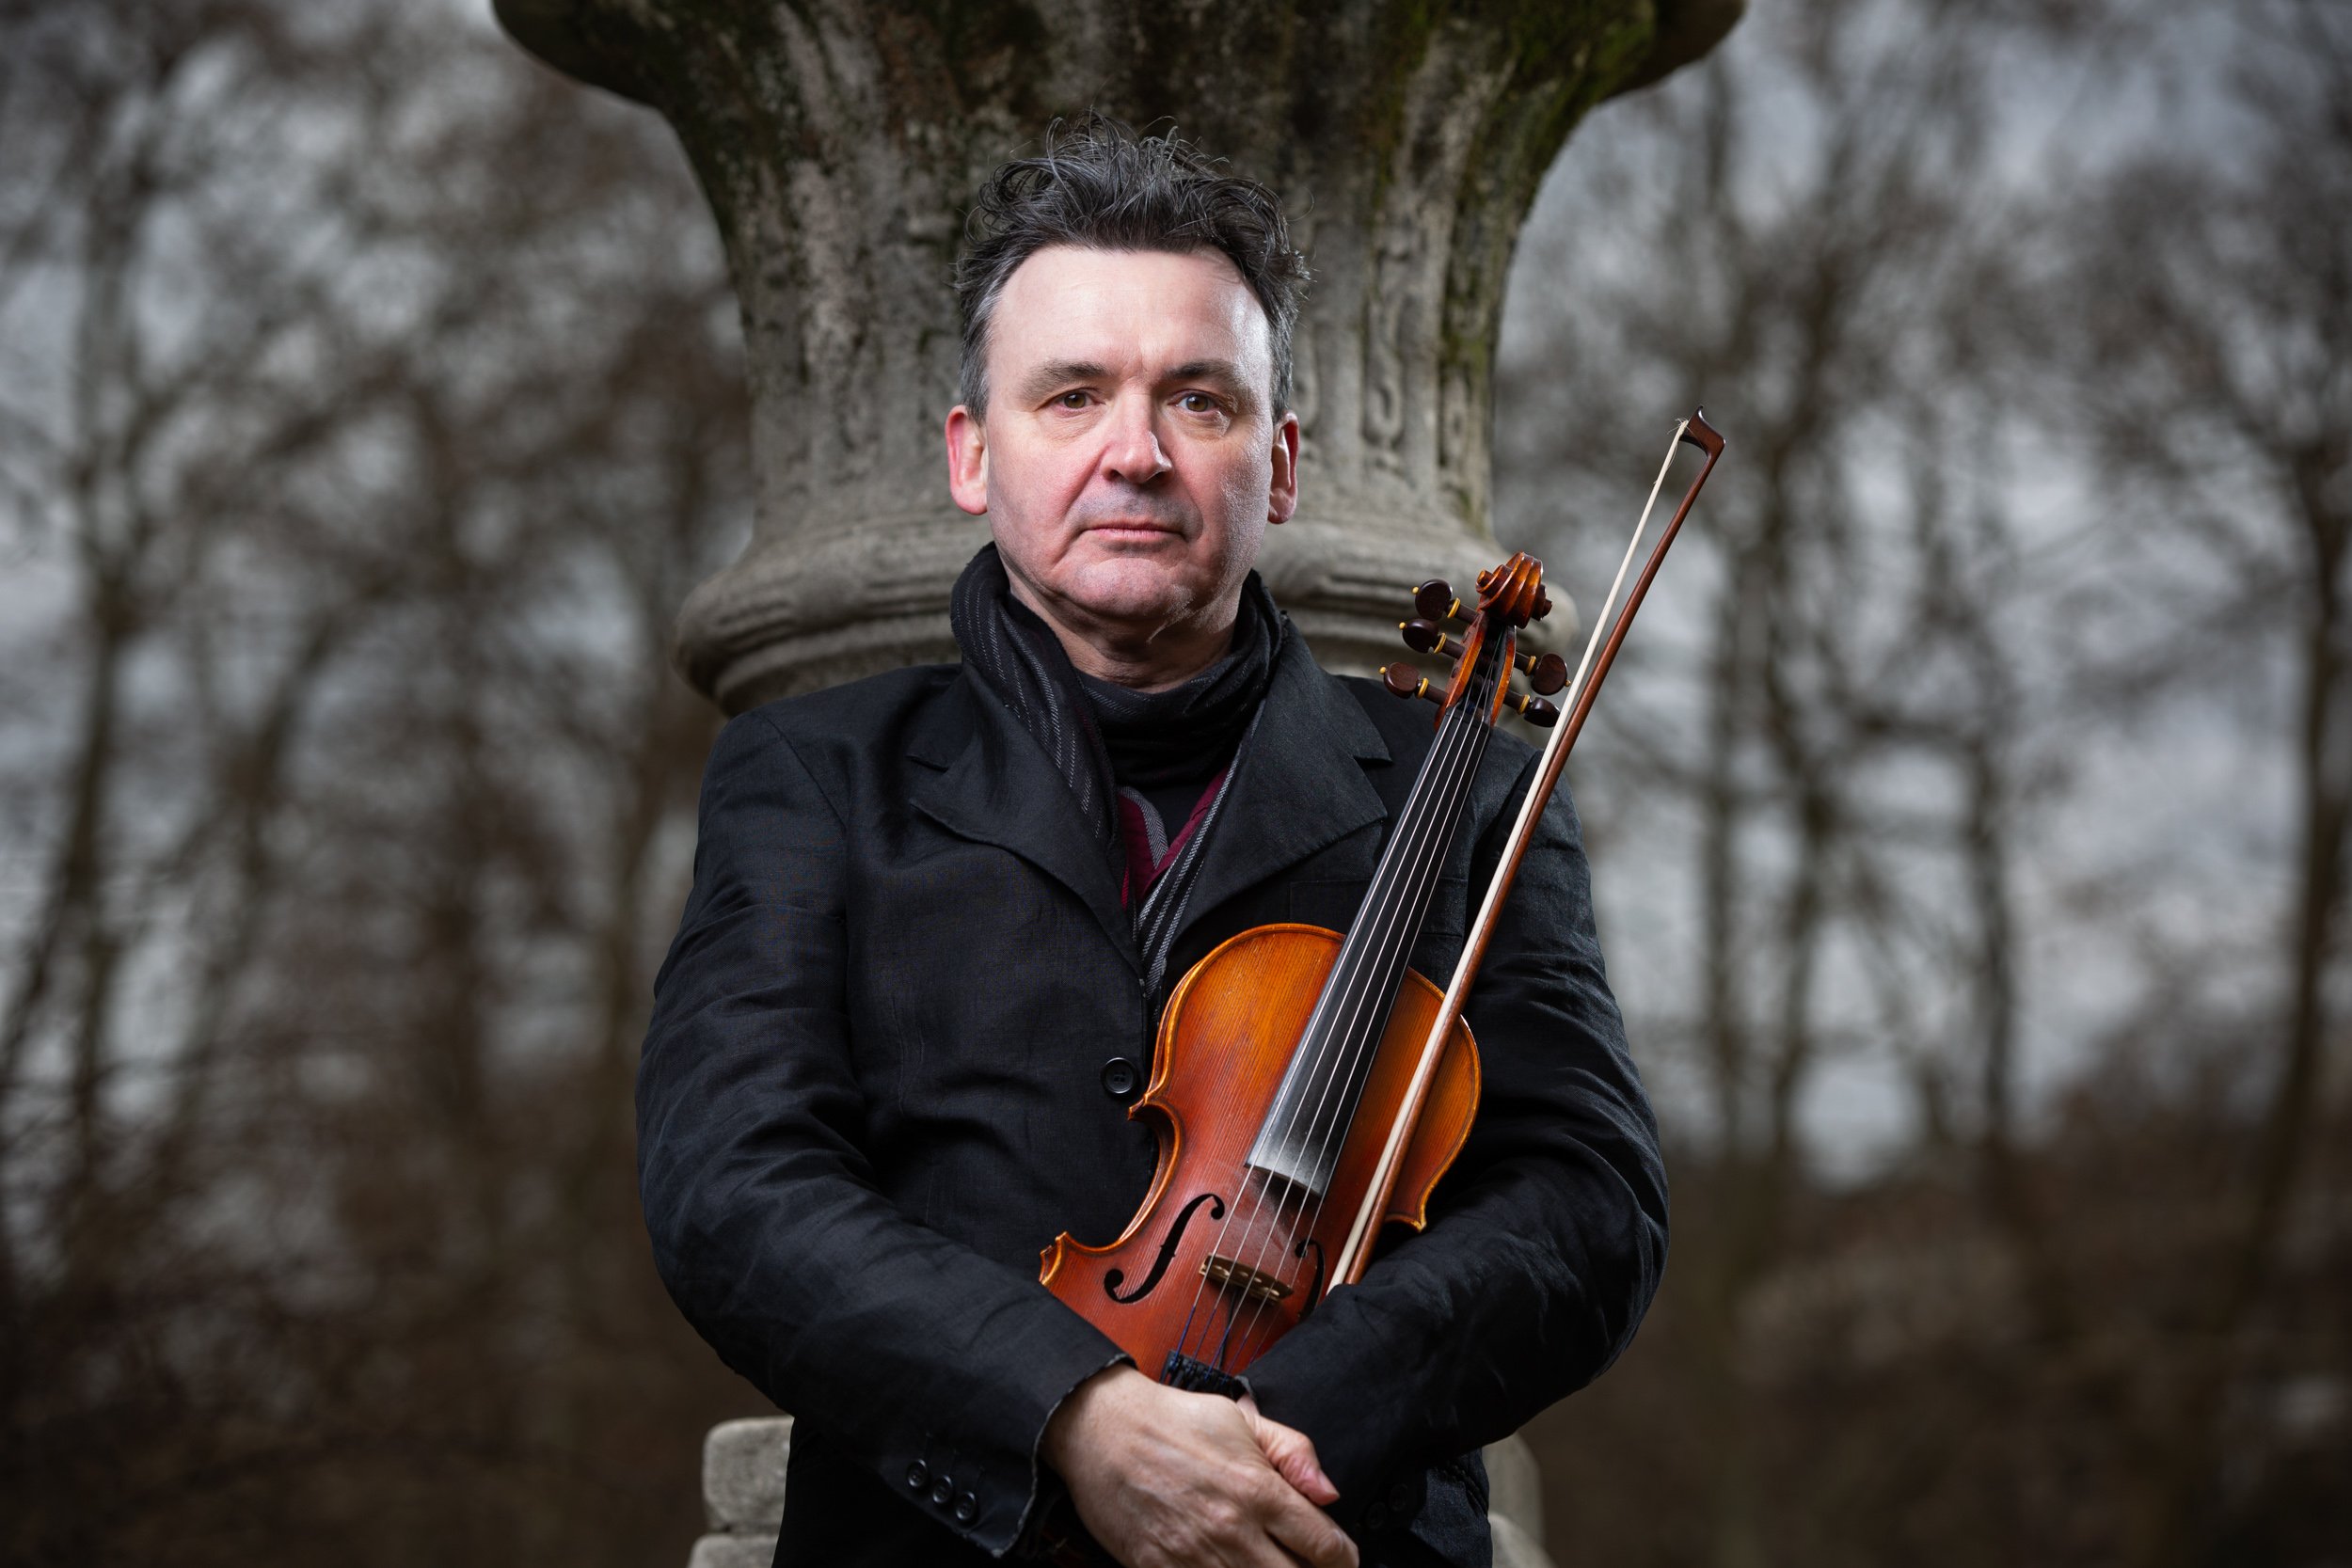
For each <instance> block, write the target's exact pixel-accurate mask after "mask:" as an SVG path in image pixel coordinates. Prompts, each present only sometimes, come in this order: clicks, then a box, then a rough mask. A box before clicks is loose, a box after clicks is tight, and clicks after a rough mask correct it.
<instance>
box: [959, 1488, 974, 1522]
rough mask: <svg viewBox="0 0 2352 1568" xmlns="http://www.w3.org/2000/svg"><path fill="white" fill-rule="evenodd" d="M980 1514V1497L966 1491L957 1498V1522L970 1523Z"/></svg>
mask: <svg viewBox="0 0 2352 1568" xmlns="http://www.w3.org/2000/svg"><path fill="white" fill-rule="evenodd" d="M979 1516H980V1499H979V1498H977V1497H974V1496H973V1495H972V1494H971V1493H969V1492H966V1493H964V1494H962V1495H961V1496H960V1497H957V1498H956V1523H957V1524H959V1525H968V1524H970V1523H971V1522H972V1521H973V1520H975V1519H977V1518H978V1517H979Z"/></svg>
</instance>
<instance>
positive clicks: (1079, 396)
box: [1054, 392, 1087, 408]
mask: <svg viewBox="0 0 2352 1568" xmlns="http://www.w3.org/2000/svg"><path fill="white" fill-rule="evenodd" d="M1054 405H1055V406H1056V407H1057V408H1084V407H1085V406H1086V405H1087V395H1086V394H1085V393H1084V392H1064V393H1063V394H1062V395H1061V396H1059V397H1057V398H1056V399H1055V400H1054Z"/></svg>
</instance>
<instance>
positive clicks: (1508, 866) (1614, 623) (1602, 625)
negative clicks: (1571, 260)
mask: <svg viewBox="0 0 2352 1568" xmlns="http://www.w3.org/2000/svg"><path fill="white" fill-rule="evenodd" d="M1685 446H1692V447H1696V448H1697V449H1698V450H1699V451H1702V452H1704V453H1705V454H1706V461H1705V462H1704V463H1702V464H1701V465H1700V466H1699V471H1698V472H1697V473H1696V474H1695V475H1693V476H1692V480H1691V485H1690V488H1689V489H1687V490H1685V491H1683V493H1682V500H1681V503H1680V504H1679V505H1677V507H1676V508H1675V513H1674V518H1673V520H1672V521H1670V522H1669V523H1667V525H1666V531H1664V532H1663V533H1661V534H1660V535H1659V536H1658V543H1657V544H1656V545H1655V546H1652V547H1651V549H1650V553H1649V559H1648V561H1646V562H1644V564H1643V566H1642V575H1641V576H1640V577H1639V578H1636V579H1635V580H1634V584H1633V592H1632V593H1631V594H1629V595H1628V596H1627V598H1626V601H1625V605H1624V607H1623V608H1622V609H1619V610H1616V611H1615V614H1614V616H1612V614H1611V609H1612V607H1613V606H1614V605H1615V604H1616V600H1617V594H1618V592H1619V590H1621V589H1622V588H1624V586H1625V578H1626V572H1627V571H1628V569H1629V568H1630V567H1631V566H1632V564H1633V552H1634V551H1636V550H1637V549H1639V548H1641V545H1642V535H1643V534H1644V533H1645V531H1647V530H1648V528H1649V519H1650V514H1651V513H1652V512H1653V511H1655V510H1656V509H1657V506H1658V497H1659V494H1660V492H1661V491H1662V490H1663V489H1664V488H1665V484H1666V474H1667V471H1668V470H1669V469H1671V468H1672V467H1674V460H1675V454H1676V453H1677V451H1681V450H1682V448H1683V447H1685ZM1723 454H1724V438H1723V436H1721V435H1720V434H1719V433H1718V432H1717V431H1716V430H1715V427H1714V426H1712V425H1710V424H1708V422H1707V410H1706V409H1704V408H1700V409H1694V410H1693V411H1692V414H1691V417H1690V418H1689V419H1687V420H1682V421H1681V422H1680V423H1679V424H1677V425H1676V426H1675V433H1674V439H1673V440H1672V441H1669V442H1668V443H1667V445H1666V459H1665V461H1664V462H1662V463H1661V464H1660V465H1659V466H1658V478H1657V479H1656V480H1655V481H1653V482H1652V483H1651V484H1650V488H1649V499H1648V500H1647V501H1646V502H1645V503H1644V504H1643V507H1642V516H1641V520H1640V521H1639V522H1637V523H1635V524H1634V525H1633V537H1632V539H1631V540H1630V541H1629V542H1628V543H1627V545H1626V547H1625V557H1624V559H1623V560H1621V561H1620V562H1618V563H1617V576H1616V578H1615V580H1614V581H1613V582H1611V583H1610V585H1609V594H1608V597H1607V598H1605V599H1603V600H1602V601H1601V607H1600V613H1599V614H1598V615H1597V616H1595V617H1594V618H1593V633H1592V636H1591V637H1590V638H1588V639H1587V640H1586V641H1585V643H1584V657H1582V658H1581V659H1580V660H1579V661H1578V662H1577V667H1576V675H1575V678H1574V679H1573V680H1571V681H1570V682H1569V683H1568V688H1567V690H1566V692H1565V694H1564V695H1563V697H1562V698H1561V702H1560V709H1561V711H1562V712H1563V713H1564V714H1565V715H1566V717H1565V719H1564V720H1563V721H1561V722H1559V723H1557V724H1555V725H1554V726H1553V727H1552V731H1551V735H1550V737H1549V739H1548V740H1546V741H1545V743H1544V750H1543V753H1542V757H1541V759H1540V760H1541V767H1539V768H1537V770H1536V774H1535V779H1534V783H1533V784H1530V785H1529V786H1528V790H1527V799H1526V800H1523V801H1522V802H1521V803H1520V805H1519V814H1518V818H1517V820H1515V821H1514V822H1513V823H1512V824H1511V836H1510V837H1509V838H1508V839H1507V840H1505V841H1504V843H1503V847H1502V863H1501V864H1499V865H1498V866H1497V867H1496V869H1495V875H1494V880H1493V881H1491V882H1489V883H1487V884H1486V898H1485V900H1484V901H1483V902H1481V903H1480V905H1479V906H1478V918H1477V919H1475V920H1473V921H1471V922H1470V933H1469V936H1468V938H1467V939H1466V940H1465V941H1464V942H1463V943H1462V957H1461V959H1460V961H1459V962H1457V963H1456V964H1455V965H1454V979H1453V983H1452V984H1450V985H1448V986H1447V987H1446V991H1445V1000H1444V1001H1443V1002H1442V1003H1440V1004H1439V1005H1438V1016H1437V1019H1436V1020H1435V1022H1433V1023H1432V1024H1431V1026H1430V1030H1429V1038H1428V1039H1427V1041H1426V1042H1424V1043H1423V1044H1422V1049H1421V1059H1420V1060H1419V1061H1418V1062H1417V1063H1415V1064H1414V1068H1413V1077H1412V1082H1411V1083H1410V1084H1409V1085H1407V1086H1406V1091H1405V1100H1404V1102H1403V1104H1402V1105H1400V1106H1399V1107H1398V1110H1397V1114H1396V1119H1395V1121H1394V1122H1393V1123H1391V1126H1390V1128H1389V1137H1388V1142H1387V1143H1386V1144H1384V1145H1383V1146H1382V1148H1381V1150H1380V1161H1379V1164H1376V1165H1375V1166H1374V1167H1373V1180H1372V1184H1371V1186H1370V1187H1369V1188H1368V1189H1367V1190H1366V1192H1365V1195H1364V1201H1363V1203H1362V1205H1361V1206H1360V1207H1359V1208H1358V1210H1357V1211H1356V1220H1355V1224H1354V1225H1353V1226H1352V1227H1349V1230H1348V1233H1347V1244H1346V1245H1345V1246H1343V1247H1342V1248H1341V1249H1340V1256H1339V1259H1338V1261H1337V1262H1336V1263H1335V1264H1334V1265H1333V1267H1332V1270H1331V1284H1330V1286H1329V1287H1328V1288H1327V1291H1326V1293H1328V1292H1329V1291H1330V1290H1336V1289H1338V1288H1339V1287H1340V1286H1342V1285H1353V1284H1355V1283H1356V1281H1357V1280H1359V1279H1360V1278H1362V1277H1363V1273H1364V1268H1365V1266H1366V1265H1367V1264H1368V1263H1369V1262H1370V1261H1371V1258H1372V1243H1373V1240H1374V1237H1375V1233H1376V1232H1377V1231H1378V1229H1379V1217H1380V1215H1381V1213H1382V1212H1384V1211H1385V1210H1386V1209H1387V1208H1388V1204H1389V1196H1390V1194H1391V1191H1392V1190H1393V1189H1394V1187H1395V1186H1396V1177H1397V1171H1398V1169H1399V1168H1400V1167H1401V1166H1402V1165H1403V1164H1404V1159H1405V1148H1406V1144H1407V1143H1409V1142H1410V1141H1411V1138H1412V1132H1413V1126H1414V1123H1415V1122H1417V1121H1418V1120H1419V1119H1420V1117H1421V1107H1422V1101H1423V1100H1424V1099H1425V1098H1426V1097H1427V1095H1428V1092H1429V1085H1430V1081H1431V1080H1432V1079H1433V1078H1435V1077H1436V1076H1437V1071H1438V1060H1439V1059H1440V1058H1441V1057H1442V1056H1443V1055H1444V1054H1445V1041H1446V1037H1447V1036H1448V1035H1449V1034H1451V1033H1453V1030H1454V1022H1455V1020H1457V1019H1459V1018H1460V1017H1461V1016H1462V1006H1463V1004H1464V1003H1465V1002H1466V1001H1467V1000H1468V999H1469V996H1470V982H1471V981H1472V980H1474V979H1475V978H1477V974H1478V964H1479V960H1480V959H1482V958H1485V957H1486V939H1487V938H1488V936H1490V935H1491V934H1492V933H1493V930H1494V922H1495V915H1496V913H1497V911H1500V910H1501V909H1502V900H1503V897H1504V895H1507V894H1508V893H1509V892H1510V891H1511V883H1512V881H1513V879H1515V878H1517V877H1518V869H1519V862H1520V860H1521V859H1522V858H1523V857H1524V856H1525V855H1526V853H1527V843H1528V840H1529V839H1530V838H1531V837H1533V836H1534V831H1535V822H1536V819H1537V818H1538V817H1540V816H1542V815H1543V811H1544V806H1545V805H1546V804H1547V803H1548V802H1549V800H1550V799H1551V792H1552V789H1553V787H1554V786H1555V785H1557V784H1559V782H1560V770H1561V768H1564V767H1565V766H1566V764H1567V760H1568V751H1569V749H1570V748H1571V747H1573V746H1574V745H1575V744H1576V737H1577V736H1578V735H1580V734H1581V733H1582V731H1583V728H1584V720H1585V718H1586V716H1587V715H1589V714H1590V713H1591V712H1592V711H1593V699H1594V698H1596V697H1597V696H1599V695H1600V687H1601V683H1602V682H1603V681H1605V680H1606V679H1608V678H1609V671H1610V668H1611V666H1613V664H1615V662H1616V658H1617V649H1618V648H1619V647H1621V646H1622V645H1623V644H1624V642H1625V634H1626V633H1627V632H1628V631H1629V630H1631V629H1632V626H1633V615H1634V612H1635V611H1636V610H1640V609H1641V608H1642V601H1643V599H1645V597H1647V596H1648V594H1649V586H1650V583H1651V581H1652V580H1653V579H1654V578H1656V577H1657V576H1658V568H1659V565H1660V564H1661V562H1664V560H1665V559H1666V551H1667V549H1668V548H1669V547H1670V546H1672V545H1673V544H1674V542H1675V535H1676V534H1677V533H1679V532H1681V531H1682V521H1683V519H1684V518H1686V517H1688V516H1689V515H1691V507H1692V503H1693V502H1695V501H1696V500H1697V499H1699V491H1700V489H1701V488H1702V487H1704V486H1705V485H1706V483H1707V476H1708V475H1709V474H1711V473H1713V472H1714V471H1715V463H1716V460H1717V459H1718V458H1720V457H1722V456H1723ZM1604 632H1606V633H1607V638H1606V641H1604V640H1603V637H1602V634H1603V633H1604ZM1596 650H1598V658H1597V660H1596V658H1595V651H1596Z"/></svg>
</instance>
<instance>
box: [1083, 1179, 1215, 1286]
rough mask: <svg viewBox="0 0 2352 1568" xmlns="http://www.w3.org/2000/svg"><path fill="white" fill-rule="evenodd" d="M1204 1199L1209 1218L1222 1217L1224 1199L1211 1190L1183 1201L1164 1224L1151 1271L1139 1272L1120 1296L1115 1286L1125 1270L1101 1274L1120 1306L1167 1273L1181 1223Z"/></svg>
mask: <svg viewBox="0 0 2352 1568" xmlns="http://www.w3.org/2000/svg"><path fill="white" fill-rule="evenodd" d="M1204 1203H1205V1204H1207V1205H1208V1206H1209V1218H1211V1219H1213V1220H1221V1219H1223V1218H1224V1217H1225V1200H1224V1199H1223V1198H1221V1197H1218V1196H1216V1194H1215V1193H1202V1194H1201V1195H1200V1196H1198V1197H1196V1198H1194V1199H1193V1200H1192V1201H1191V1202H1190V1203H1187V1204H1185V1205H1184V1212H1182V1213H1180V1214H1178V1215H1177V1216H1176V1223H1175V1224H1174V1225H1171V1226H1169V1227H1168V1239H1167V1240H1166V1241H1164V1242H1162V1243H1160V1255H1159V1256H1158V1257H1157V1258H1154V1259H1152V1272H1151V1273H1150V1274H1148V1275H1144V1276H1143V1283H1142V1284H1140V1285H1138V1286H1136V1288H1135V1289H1134V1290H1133V1291H1129V1292H1128V1293H1127V1294H1125V1295H1123V1296H1122V1295H1120V1293H1119V1288H1120V1286H1121V1285H1124V1284H1125V1283H1126V1282H1127V1271H1126V1270H1124V1269H1113V1270H1111V1271H1110V1272H1109V1273H1108V1274H1106V1275H1104V1276H1103V1293H1104V1295H1106V1296H1108V1297H1110V1298H1111V1300H1113V1301H1115V1302H1117V1303H1119V1305H1120V1306H1121V1307H1124V1306H1126V1305H1127V1304H1128V1303H1129V1302H1136V1301H1141V1300H1142V1299H1143V1298H1144V1297H1146V1296H1148V1295H1150V1294H1151V1293H1152V1287H1153V1286H1155V1285H1157V1284H1158V1283H1159V1282H1160V1279H1161V1276H1163V1275H1166V1274H1167V1273H1168V1264H1169V1263H1171V1262H1173V1261H1174V1260H1175V1258H1176V1246H1177V1243H1180V1242H1182V1241H1183V1240H1184V1227H1185V1226H1187V1225H1190V1224H1191V1223H1192V1212H1193V1211H1194V1210H1196V1209H1198V1208H1200V1206H1201V1205H1202V1204H1204Z"/></svg>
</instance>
